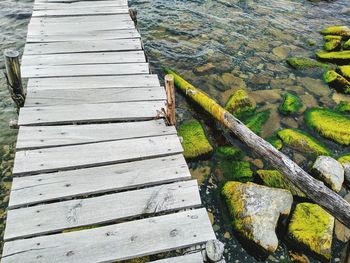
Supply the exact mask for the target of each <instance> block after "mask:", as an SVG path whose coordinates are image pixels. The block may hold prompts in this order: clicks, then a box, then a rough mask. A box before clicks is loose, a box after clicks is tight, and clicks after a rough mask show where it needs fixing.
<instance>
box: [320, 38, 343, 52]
mask: <svg viewBox="0 0 350 263" xmlns="http://www.w3.org/2000/svg"><path fill="white" fill-rule="evenodd" d="M340 48H341V40H338V39H332V40H329V41H327V42H326V43H324V45H323V49H324V50H326V51H337V50H340Z"/></svg>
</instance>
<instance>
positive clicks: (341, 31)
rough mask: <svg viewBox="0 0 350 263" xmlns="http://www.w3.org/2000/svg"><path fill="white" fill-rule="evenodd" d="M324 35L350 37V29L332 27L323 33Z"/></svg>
mask: <svg viewBox="0 0 350 263" xmlns="http://www.w3.org/2000/svg"><path fill="white" fill-rule="evenodd" d="M321 34H322V35H337V36H342V37H349V36H350V28H348V27H347V26H330V27H327V28H325V29H323V30H322V31H321Z"/></svg>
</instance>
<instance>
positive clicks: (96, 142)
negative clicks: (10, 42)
mask: <svg viewBox="0 0 350 263" xmlns="http://www.w3.org/2000/svg"><path fill="white" fill-rule="evenodd" d="M21 73H22V77H24V78H28V84H27V96H26V101H25V105H24V107H22V108H21V110H20V114H19V119H18V125H19V133H18V139H17V145H16V150H17V153H16V157H15V163H14V168H13V176H14V178H13V184H12V189H11V196H10V201H9V208H8V213H7V223H6V229H5V235H4V240H5V244H4V248H3V254H2V260H1V261H2V262H3V263H9V262H16V263H18V262H50V263H51V262H84V263H85V262H117V261H122V260H127V259H133V258H138V257H142V256H146V255H154V254H158V253H162V252H167V251H174V250H177V249H181V248H189V247H192V246H194V245H198V244H205V243H206V242H207V241H209V240H213V239H215V238H216V237H215V234H214V232H213V230H212V227H211V223H210V221H209V218H208V215H207V212H206V210H205V209H204V208H201V200H200V196H199V190H198V185H197V182H196V181H195V180H191V175H190V173H189V169H188V166H187V164H186V161H185V159H184V157H183V155H182V151H183V149H182V147H181V143H180V141H179V138H178V136H177V133H176V129H175V127H174V126H167V125H166V123H165V121H164V119H162V118H159V116H158V115H159V112H161V109H162V108H165V102H166V93H165V90H164V88H163V87H161V86H160V83H159V80H158V77H157V76H156V75H152V74H150V69H149V65H148V63H147V61H146V58H145V54H144V51H143V48H142V43H141V39H140V35H139V32H138V31H137V30H136V29H135V25H134V22H133V21H132V19H131V18H130V15H129V8H128V3H127V0H100V1H99V0H91V1H87V0H85V1H84V0H80V1H79V0H36V1H35V3H34V8H33V16H32V18H31V21H30V23H29V26H28V35H27V44H26V46H25V49H24V54H23V57H22V61H21ZM157 262H159V263H161V262H163V263H166V262H168V263H170V262H171V263H174V262H182V263H186V262H188V263H199V262H203V258H202V255H201V253H200V252H197V253H192V254H187V255H184V256H179V257H173V258H169V259H164V260H160V261H157Z"/></svg>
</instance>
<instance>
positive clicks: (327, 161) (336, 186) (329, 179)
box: [311, 156, 344, 192]
mask: <svg viewBox="0 0 350 263" xmlns="http://www.w3.org/2000/svg"><path fill="white" fill-rule="evenodd" d="M311 172H312V174H313V175H315V177H316V178H318V179H320V180H321V181H323V182H324V183H325V184H326V185H327V186H328V187H330V188H331V189H332V190H333V191H335V192H339V191H340V189H341V187H342V185H343V182H344V168H343V166H342V165H341V164H340V163H339V162H338V161H337V160H335V159H333V158H332V157H329V156H319V157H317V159H316V161H315V163H314V164H313V166H312V170H311Z"/></svg>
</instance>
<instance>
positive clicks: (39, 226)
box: [4, 180, 201, 241]
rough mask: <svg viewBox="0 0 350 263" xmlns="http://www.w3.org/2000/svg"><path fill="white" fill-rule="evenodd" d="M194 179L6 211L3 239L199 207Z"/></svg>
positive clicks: (199, 201)
mask: <svg viewBox="0 0 350 263" xmlns="http://www.w3.org/2000/svg"><path fill="white" fill-rule="evenodd" d="M200 205H201V200H200V196H199V191H198V185H197V181H196V180H191V181H185V182H177V183H172V184H164V185H161V186H155V187H150V188H144V189H141V190H134V191H126V192H122V193H116V194H109V195H103V196H99V197H91V198H85V199H75V200H70V201H64V202H58V203H52V204H43V205H37V206H33V207H28V208H21V209H15V210H9V211H8V213H7V222H8V223H7V224H6V230H5V236H4V240H5V241H8V240H14V239H19V238H25V237H32V236H38V235H43V234H48V233H55V232H56V233H57V232H59V231H62V230H66V229H71V228H76V227H83V226H90V225H97V224H103V223H110V222H112V221H117V220H125V219H128V218H132V217H137V216H140V215H142V216H147V215H156V214H158V213H160V212H169V211H174V210H180V209H186V208H193V207H198V206H200Z"/></svg>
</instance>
